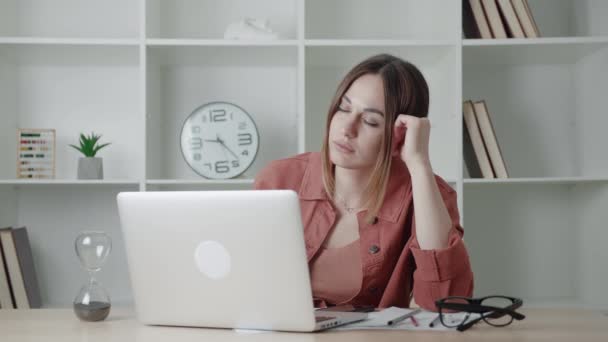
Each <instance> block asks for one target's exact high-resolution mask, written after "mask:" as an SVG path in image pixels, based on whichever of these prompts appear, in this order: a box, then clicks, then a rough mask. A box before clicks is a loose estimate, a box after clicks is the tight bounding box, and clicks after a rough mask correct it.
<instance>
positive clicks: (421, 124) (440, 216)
mask: <svg viewBox="0 0 608 342" xmlns="http://www.w3.org/2000/svg"><path fill="white" fill-rule="evenodd" d="M430 130H431V124H430V122H429V120H428V119H427V118H419V117H415V116H412V115H406V114H401V115H399V116H398V117H397V120H396V121H395V127H394V139H393V141H394V143H393V153H394V154H397V153H399V155H400V157H401V160H403V162H404V163H405V164H406V165H407V168H408V169H409V171H410V175H411V176H412V179H411V180H412V193H413V197H414V215H415V218H416V222H417V226H418V227H421V228H422V229H420V230H418V231H417V232H416V233H417V234H416V235H417V236H418V243H419V244H420V248H421V249H443V248H446V247H447V246H448V237H449V233H450V229H451V228H452V220H451V218H450V214H449V213H448V210H447V208H446V206H445V204H444V201H443V198H442V196H441V193H440V191H439V188H438V187H437V182H436V181H435V175H434V173H433V169H432V167H431V162H430V158H429V137H430Z"/></svg>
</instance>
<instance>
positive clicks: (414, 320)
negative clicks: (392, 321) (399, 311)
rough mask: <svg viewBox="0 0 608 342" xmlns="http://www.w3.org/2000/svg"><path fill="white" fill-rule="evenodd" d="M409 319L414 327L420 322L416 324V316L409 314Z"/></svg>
mask: <svg viewBox="0 0 608 342" xmlns="http://www.w3.org/2000/svg"><path fill="white" fill-rule="evenodd" d="M410 319H411V320H412V324H414V326H415V327H419V326H420V324H418V320H417V319H416V317H414V316H411V317H410Z"/></svg>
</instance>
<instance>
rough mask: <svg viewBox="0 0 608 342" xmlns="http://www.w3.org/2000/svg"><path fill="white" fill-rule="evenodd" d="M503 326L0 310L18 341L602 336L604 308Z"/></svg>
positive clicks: (551, 313) (2, 334) (1, 326)
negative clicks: (309, 329)
mask: <svg viewBox="0 0 608 342" xmlns="http://www.w3.org/2000/svg"><path fill="white" fill-rule="evenodd" d="M522 312H523V313H525V314H526V316H527V317H526V319H525V320H523V321H519V322H514V323H513V324H512V325H510V326H508V327H506V328H493V327H490V326H488V325H487V324H478V325H477V326H475V327H473V328H472V329H470V330H468V331H466V332H464V333H461V332H457V331H454V332H439V331H437V332H413V331H343V332H331V331H327V332H320V333H308V334H302V333H278V332H263V333H242V332H235V331H233V330H224V329H201V328H181V327H151V326H144V325H142V324H140V323H139V322H138V321H136V320H135V317H134V314H133V311H132V310H130V309H118V308H113V309H112V312H111V313H110V316H109V317H108V319H107V320H106V321H103V322H96V323H85V322H81V321H79V320H78V319H77V318H76V316H74V314H73V312H72V311H71V310H70V309H40V310H14V311H8V310H0V340H1V341H2V342H4V341H7V342H9V341H10V342H21V341H61V342H70V341H87V342H94V341H100V342H110V341H129V342H131V341H145V342H153V341H169V342H181V341H196V342H201V341H252V342H253V341H287V342H290V341H297V342H317V341H349V342H350V341H374V342H384V341H387V342H388V341H399V342H403V341H406V340H416V341H488V340H490V339H492V341H496V340H501V341H502V340H504V341H541V340H542V341H552V342H553V341H556V342H559V341H564V342H565V341H568V342H571V341H575V342H582V341H602V342H606V341H608V314H607V313H605V312H599V311H585V310H563V309H559V310H557V309H529V310H525V309H523V310H522Z"/></svg>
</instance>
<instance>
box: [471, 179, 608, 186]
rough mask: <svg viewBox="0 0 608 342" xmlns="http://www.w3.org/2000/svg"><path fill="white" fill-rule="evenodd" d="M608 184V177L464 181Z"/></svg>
mask: <svg viewBox="0 0 608 342" xmlns="http://www.w3.org/2000/svg"><path fill="white" fill-rule="evenodd" d="M594 182H599V183H604V182H605V183H607V184H608V177H546V178H543V177H538V178H506V179H498V178H497V179H478V178H467V179H464V184H465V185H507V184H564V185H567V184H580V183H594Z"/></svg>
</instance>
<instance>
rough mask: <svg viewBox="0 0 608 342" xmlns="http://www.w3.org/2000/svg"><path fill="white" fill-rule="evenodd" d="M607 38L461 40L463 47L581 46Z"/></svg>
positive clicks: (598, 42)
mask: <svg viewBox="0 0 608 342" xmlns="http://www.w3.org/2000/svg"><path fill="white" fill-rule="evenodd" d="M606 43H608V36H607V37H549V38H507V39H463V40H462V45H464V46H516V45H540V46H542V45H583V44H606Z"/></svg>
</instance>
